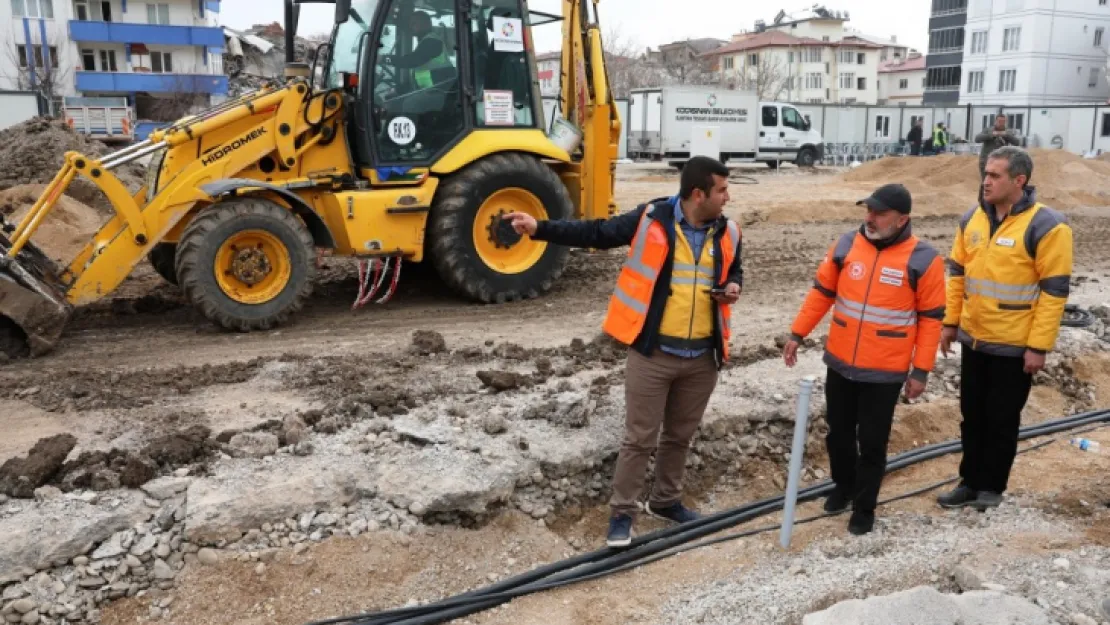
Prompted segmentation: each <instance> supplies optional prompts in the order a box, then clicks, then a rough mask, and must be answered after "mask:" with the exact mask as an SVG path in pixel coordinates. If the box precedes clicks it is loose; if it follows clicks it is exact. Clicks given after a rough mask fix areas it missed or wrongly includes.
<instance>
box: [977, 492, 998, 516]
mask: <svg viewBox="0 0 1110 625" xmlns="http://www.w3.org/2000/svg"><path fill="white" fill-rule="evenodd" d="M971 505H972V506H974V507H975V509H976V510H978V511H979V512H985V511H986V509H987V508H997V507H998V506H1000V505H1002V495H1000V494H998V493H992V492H990V491H989V490H981V491H979V496H978V497H976V498H975V501H974V502H973V503H972V504H971Z"/></svg>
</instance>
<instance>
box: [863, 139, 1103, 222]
mask: <svg viewBox="0 0 1110 625" xmlns="http://www.w3.org/2000/svg"><path fill="white" fill-rule="evenodd" d="M1029 153H1030V155H1031V156H1032V157H1033V179H1032V183H1033V185H1034V186H1035V187H1036V188H1037V197H1038V199H1040V200H1041V201H1042V202H1045V203H1046V204H1050V205H1052V206H1053V207H1054V208H1059V209H1068V208H1075V207H1078V206H1091V205H1103V204H1106V203H1107V201H1108V199H1110V193H1108V192H1107V191H1105V189H1107V188H1108V187H1110V162H1107V161H1106V160H1100V159H1085V158H1083V157H1081V156H1077V155H1075V154H1072V153H1071V152H1065V151H1063V150H1045V149H1031V150H1030V151H1029ZM843 180H844V181H845V182H860V183H870V184H872V185H878V184H885V183H888V182H900V183H902V184H904V185H906V187H907V188H909V190H910V192H911V193H914V194H917V193H924V194H927V193H929V192H933V191H937V190H941V189H943V190H945V191H950V192H955V193H959V194H960V195H961V196H964V197H966V198H969V199H970V200H971V201H974V199H975V196H976V194H977V193H978V191H979V157H978V156H977V155H962V156H956V155H952V154H942V155H939V156H933V157H923V158H884V159H880V160H877V161H872V162H870V163H866V164H864V165H861V166H860V167H858V168H856V169H854V170H852V171H850V172H848V173H846V174H844V176H843Z"/></svg>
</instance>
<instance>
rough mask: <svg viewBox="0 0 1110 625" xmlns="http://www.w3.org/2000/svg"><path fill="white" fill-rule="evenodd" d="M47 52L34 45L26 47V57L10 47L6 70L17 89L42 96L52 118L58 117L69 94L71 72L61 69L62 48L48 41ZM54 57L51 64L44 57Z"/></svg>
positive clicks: (8, 77)
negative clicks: (64, 97) (63, 97)
mask: <svg viewBox="0 0 1110 625" xmlns="http://www.w3.org/2000/svg"><path fill="white" fill-rule="evenodd" d="M46 45H47V50H46V52H45V53H44V52H43V49H42V46H41V45H36V44H32V45H30V46H23V50H24V53H25V54H26V57H24V55H22V54H20V52H19V47H17V46H12V47H10V48H8V50H7V55H8V63H6V64H5V65H4V68H3V70H2V72H3V76H4V78H7V79H8V80H9V81H10V83H11V84H12V85H14V86H15V88H16V89H19V90H21V91H33V92H35V93H36V94H37V95H38V97H39V102H40V104H39V106H40V109H41V110H42V111H43V112H45V113H46V114H48V115H56V114H57V113H58V112H59V110H60V109H59V110H55V109H57V108H58V103H59V102H60V101H61V99H62V95H63V94H64V93H65V85H66V84H67V83H66V81H68V80H70V79H69V75H70V72H69V69H67V68H63V67H61V63H60V61H59V60H58V46H57V45H56V44H55V43H53V42H52V41H49V40H48V42H47V44H46ZM44 54H45V55H47V56H49V57H50V62H49V63H47V59H46V58H44V56H43V55H44Z"/></svg>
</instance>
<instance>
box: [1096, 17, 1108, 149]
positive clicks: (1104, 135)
mask: <svg viewBox="0 0 1110 625" xmlns="http://www.w3.org/2000/svg"><path fill="white" fill-rule="evenodd" d="M1098 5H1099V6H1100V7H1104V6H1106V0H1098ZM1104 136H1105V135H1104Z"/></svg>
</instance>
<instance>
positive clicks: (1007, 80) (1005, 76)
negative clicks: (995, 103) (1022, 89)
mask: <svg viewBox="0 0 1110 625" xmlns="http://www.w3.org/2000/svg"><path fill="white" fill-rule="evenodd" d="M1016 88H1017V70H1016V69H1004V70H1002V71H1000V72H998V92H999V93H1009V92H1012V91H1014V90H1015V89H1016Z"/></svg>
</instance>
